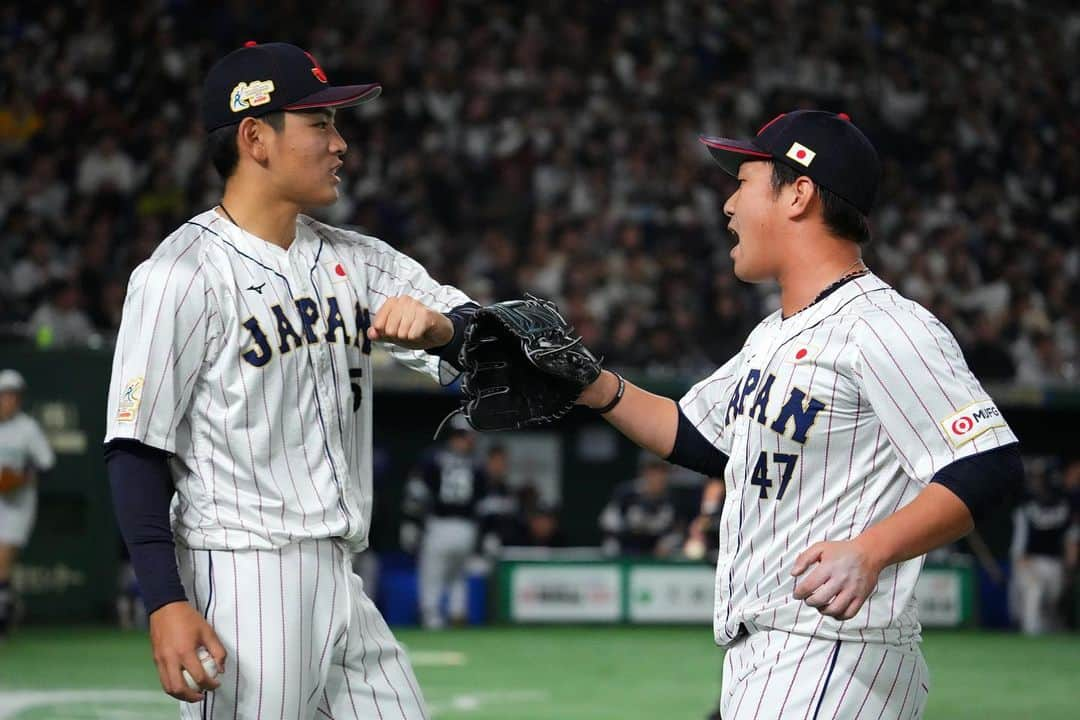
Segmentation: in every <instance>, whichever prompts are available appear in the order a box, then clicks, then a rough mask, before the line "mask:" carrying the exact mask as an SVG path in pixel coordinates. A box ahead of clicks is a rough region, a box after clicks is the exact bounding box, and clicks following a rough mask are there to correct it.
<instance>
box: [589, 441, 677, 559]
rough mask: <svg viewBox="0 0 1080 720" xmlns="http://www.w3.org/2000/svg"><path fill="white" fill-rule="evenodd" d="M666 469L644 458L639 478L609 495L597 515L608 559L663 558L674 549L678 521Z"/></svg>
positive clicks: (653, 459)
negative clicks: (610, 557)
mask: <svg viewBox="0 0 1080 720" xmlns="http://www.w3.org/2000/svg"><path fill="white" fill-rule="evenodd" d="M669 475H670V466H669V465H668V464H667V463H666V462H664V461H663V460H661V459H659V458H656V457H651V456H647V457H644V458H643V460H642V468H641V475H640V476H639V477H637V478H635V479H634V480H632V481H630V482H628V483H624V484H622V485H620V486H618V487H617V488H615V492H614V493H613V494H612V497H611V500H610V502H608V504H607V506H606V507H605V508H604V510H603V512H602V513H601V514H600V529H601V530H603V531H604V546H603V547H604V551H605V552H606V553H608V554H609V555H646V556H650V555H651V556H658V557H661V556H667V555H670V554H671V553H672V552H673V551H674V550H675V549H676V548H675V547H674V545H675V543H676V542H677V540H678V517H677V514H676V510H675V502H674V500H673V499H672V497H671V493H670V491H669V488H668V480H669Z"/></svg>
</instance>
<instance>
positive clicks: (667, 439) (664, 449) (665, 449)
mask: <svg viewBox="0 0 1080 720" xmlns="http://www.w3.org/2000/svg"><path fill="white" fill-rule="evenodd" d="M618 387H619V380H618V378H617V377H616V376H615V375H614V373H611V372H610V371H607V370H605V371H604V372H602V373H601V374H600V377H599V378H597V379H596V381H595V382H594V383H593V384H592V385H590V386H589V387H588V388H586V389H585V392H584V393H582V395H581V399H580V402H581V403H583V404H584V405H587V406H589V407H591V408H594V409H596V408H601V407H603V406H604V405H606V404H607V403H609V402H610V401H611V400H612V399H613V398H614V397H615V393H616V392H617V390H618ZM603 418H604V419H605V420H607V421H608V422H609V423H611V424H612V425H614V426H615V427H616V428H618V430H619V431H620V432H621V433H622V434H623V435H626V437H628V438H630V439H631V440H633V441H634V442H635V443H637V444H638V445H640V446H641V447H643V448H645V449H646V450H649V451H650V452H653V453H655V454H656V455H658V456H660V457H662V458H666V457H668V456H669V455H670V454H671V450H672V448H673V447H675V434H676V432H677V431H678V427H679V406H678V405H676V403H675V401H674V400H672V399H671V398H666V397H662V396H660V395H654V394H652V393H651V392H648V391H646V390H642V389H641V388H639V387H638V386H636V385H634V384H632V383H630V382H627V383H626V389H625V391H624V392H623V397H622V400H620V401H619V403H618V404H617V405H616V406H615V408H614V409H613V410H611V412H608V413H605V414H604V415H603Z"/></svg>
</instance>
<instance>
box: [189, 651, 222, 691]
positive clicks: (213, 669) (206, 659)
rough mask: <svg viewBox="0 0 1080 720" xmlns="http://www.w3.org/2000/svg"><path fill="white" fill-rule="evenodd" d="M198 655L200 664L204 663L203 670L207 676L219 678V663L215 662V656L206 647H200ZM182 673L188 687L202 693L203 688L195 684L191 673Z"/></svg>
mask: <svg viewBox="0 0 1080 720" xmlns="http://www.w3.org/2000/svg"><path fill="white" fill-rule="evenodd" d="M196 654H197V655H198V656H199V662H201V663H202V666H203V670H205V671H206V674H207V676H208V677H211V678H214V677H217V674H218V671H217V662H216V661H215V660H214V658H213V656H212V655H210V651H209V650H207V649H206V648H204V647H200V648H199V649H198V650H197V651H196ZM181 672H182V673H183V675H184V682H186V683H187V686H188V687H189V688H191V689H192V690H195V691H199V692H201V691H202V688H200V687H199V684H198V683H197V682H195V678H193V677H191V673H189V672H188V671H187V670H181Z"/></svg>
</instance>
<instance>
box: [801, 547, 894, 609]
mask: <svg viewBox="0 0 1080 720" xmlns="http://www.w3.org/2000/svg"><path fill="white" fill-rule="evenodd" d="M814 563H817V567H815V568H814V569H813V570H812V571H811V572H810V574H809V575H807V576H806V577H804V578H803V579H802V581H801V582H799V584H798V585H796V586H795V599H796V600H805V601H806V604H807V605H809V606H811V607H814V608H817V610H818V612H820V613H821V614H822V615H828V616H829V617H834V618H837V619H838V620H850V619H851V618H853V617H855V614H856V613H858V612H859V608H861V607H862V605H863V603H864V602H866V598H868V597H870V593H872V592H873V591H874V588H875V587H876V586H877V580H878V574H879V573H880V572H881V567H880V566H878V564H877V563H875V562H874V561H873V560H872V559H871V558H870V555H869V554H868V553H867V552H866V550H865V548H863V547H862V546H861V545H860V544H859V543H858V542H857V541H855V540H848V541H844V542H819V543H814V544H813V545H811V546H810V547H809V548H808V549H807V550H805V551H804V552H803V553H802V554H801V555H799V557H797V558H796V559H795V567H794V568H792V570H791V574H792V575H794V576H795V577H798V576H799V575H802V574H803V573H804V572H806V571H807V569H809V568H810V566H811V565H813V564H814Z"/></svg>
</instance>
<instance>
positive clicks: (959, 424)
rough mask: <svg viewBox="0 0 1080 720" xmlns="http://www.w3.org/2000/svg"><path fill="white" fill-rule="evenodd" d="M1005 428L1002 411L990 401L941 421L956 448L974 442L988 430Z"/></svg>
mask: <svg viewBox="0 0 1080 720" xmlns="http://www.w3.org/2000/svg"><path fill="white" fill-rule="evenodd" d="M1005 426H1006V423H1005V418H1004V417H1002V416H1001V411H1000V410H998V409H997V405H995V404H994V401H993V400H989V399H988V400H981V401H979V402H976V403H972V404H971V405H968V406H967V407H965V408H962V409H960V410H957V411H956V412H954V413H953V414H952V415H950V416H949V417H947V418H945V419H944V420H942V421H941V427H942V429H943V430H944V431H945V434H946V435H947V436H948V438H949V440H950V441H951V442H952V444H953V445H954V446H955V447H960V446H961V445H963V444H965V443H967V442H969V441H971V440H974V439H975V438H977V437H979V436H980V435H982V434H983V433H984V432H986V431H987V430H990V429H992V428H996V427H1005Z"/></svg>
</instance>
